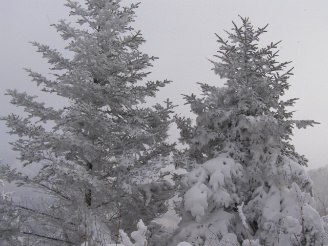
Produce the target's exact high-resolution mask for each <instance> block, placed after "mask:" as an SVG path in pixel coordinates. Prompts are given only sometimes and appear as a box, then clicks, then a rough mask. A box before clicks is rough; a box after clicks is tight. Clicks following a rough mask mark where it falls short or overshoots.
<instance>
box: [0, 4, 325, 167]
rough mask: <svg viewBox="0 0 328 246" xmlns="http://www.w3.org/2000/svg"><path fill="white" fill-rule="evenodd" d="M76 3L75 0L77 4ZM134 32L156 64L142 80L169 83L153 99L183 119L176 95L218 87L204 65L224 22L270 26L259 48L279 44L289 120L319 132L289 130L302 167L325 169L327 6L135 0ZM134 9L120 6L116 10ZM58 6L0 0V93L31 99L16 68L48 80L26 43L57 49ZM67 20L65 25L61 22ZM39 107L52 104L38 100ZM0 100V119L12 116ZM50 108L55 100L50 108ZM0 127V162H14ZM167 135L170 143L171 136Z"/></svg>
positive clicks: (185, 111) (61, 13) (63, 12)
mask: <svg viewBox="0 0 328 246" xmlns="http://www.w3.org/2000/svg"><path fill="white" fill-rule="evenodd" d="M80 1H82V0H80ZM140 1H141V5H140V8H139V9H138V10H137V12H136V14H137V18H136V22H135V23H134V26H135V27H136V29H140V30H141V31H142V34H143V36H144V38H145V39H146V40H147V43H146V44H145V45H144V46H143V47H142V50H143V51H144V52H146V53H148V54H150V55H154V56H157V57H159V58H160V59H159V60H157V61H156V62H155V63H154V67H153V69H152V74H151V75H150V76H149V79H153V80H162V79H169V80H172V81H173V82H172V84H171V85H170V86H168V87H167V88H165V89H163V90H162V91H161V92H160V93H159V95H158V98H157V99H158V100H159V101H163V100H165V99H166V98H170V99H171V100H172V101H174V103H175V104H178V105H181V106H180V107H179V108H178V109H177V111H178V113H180V114H182V115H186V116H188V115H189V108H188V107H184V106H182V105H183V103H184V101H183V100H182V96H181V94H191V93H199V87H198V86H197V85H196V82H204V83H208V84H211V85H218V86H220V85H223V82H222V80H220V78H219V77H218V76H216V75H214V74H213V72H212V71H211V68H212V66H211V63H210V62H208V60H207V58H209V59H213V55H215V54H216V51H217V50H218V49H219V46H218V44H217V43H216V37H215V35H214V33H217V34H219V35H221V36H223V37H226V35H225V32H224V31H223V30H224V29H225V30H230V29H231V28H232V23H231V21H235V22H236V23H238V24H240V20H239V17H238V15H241V16H243V17H249V18H250V20H251V22H252V23H253V25H254V26H255V27H263V26H264V25H266V24H267V23H269V27H268V33H266V34H265V35H263V36H262V40H261V43H262V44H263V45H266V44H267V43H270V42H271V41H273V42H275V41H279V40H282V43H281V44H280V45H279V49H280V57H279V58H278V59H279V61H280V62H283V61H293V63H292V64H291V66H294V67H295V69H294V73H295V75H294V76H292V77H291V79H290V83H291V85H292V86H291V88H290V90H289V92H288V93H287V97H288V98H293V97H297V98H300V100H299V101H298V102H297V104H296V107H295V108H294V110H295V111H296V113H295V119H313V120H316V121H318V122H320V123H321V125H318V126H315V127H314V128H309V129H307V130H301V131H298V130H297V131H295V136H294V140H293V143H294V145H295V146H296V149H297V151H298V152H299V153H300V154H304V155H305V156H306V157H307V158H308V159H309V160H310V162H309V167H310V168H316V167H320V166H325V165H327V164H328V160H327V156H326V152H327V151H328V148H327V146H328V110H327V106H328V97H327V96H326V94H327V92H328V76H327V75H326V74H327V71H328V62H327V58H328V1H326V0H316V1H310V0H306V1H305V0H275V1H272V0H202V1H199V0H140ZM131 2H138V1H132V0H123V1H122V3H123V4H124V3H131ZM64 3H65V0H28V1H25V0H0V30H1V32H2V33H1V36H0V94H1V95H3V94H4V93H5V89H6V88H17V89H19V90H20V91H28V92H30V93H31V94H36V93H37V89H36V87H35V85H34V84H33V83H32V82H30V79H29V78H28V77H27V75H26V73H25V72H24V71H23V69H22V68H24V67H26V68H32V69H34V70H36V71H39V72H44V73H47V68H48V64H47V63H46V61H45V60H43V59H41V55H40V54H37V53H36V52H35V49H34V48H33V47H32V46H31V45H30V44H29V43H28V41H38V42H41V43H44V44H48V45H50V46H52V47H54V48H58V49H59V50H62V49H63V47H64V46H65V43H63V42H62V40H61V38H60V37H59V35H58V34H57V33H56V31H55V30H54V28H53V27H50V24H53V23H57V21H58V20H59V19H62V18H67V16H68V15H67V11H68V9H67V8H66V7H64V6H63V4H64ZM68 19H69V18H68ZM42 99H43V100H54V99H53V98H52V99H49V97H44V96H43V97H42ZM9 100H10V98H9V97H8V96H0V105H1V106H0V115H6V114H8V113H11V112H19V111H18V109H17V108H15V107H13V106H11V105H10V103H9ZM53 103H54V101H53ZM5 132H6V128H5V126H4V123H3V122H0V159H4V162H5V163H10V162H12V161H13V159H14V156H15V153H14V152H12V151H11V150H10V147H9V146H8V141H9V140H10V139H12V138H10V137H9V136H8V135H7V134H5ZM175 135H177V134H176V133H175V132H173V136H172V138H177V137H178V136H175Z"/></svg>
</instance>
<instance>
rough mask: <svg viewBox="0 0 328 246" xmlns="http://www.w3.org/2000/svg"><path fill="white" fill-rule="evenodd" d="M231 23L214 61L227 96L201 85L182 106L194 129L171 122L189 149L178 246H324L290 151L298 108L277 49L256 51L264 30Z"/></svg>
mask: <svg viewBox="0 0 328 246" xmlns="http://www.w3.org/2000/svg"><path fill="white" fill-rule="evenodd" d="M241 20H242V25H241V26H237V25H236V24H235V23H233V28H232V31H231V32H227V34H228V40H225V39H224V38H222V37H220V36H218V35H217V38H218V42H219V44H220V45H221V46H220V50H219V52H218V53H219V54H218V55H216V58H219V59H220V61H219V62H216V61H212V63H213V64H214V69H213V70H214V72H215V73H216V74H218V75H219V76H220V77H221V78H222V79H225V81H226V82H225V86H224V87H216V86H210V85H207V84H200V86H201V89H202V92H203V96H202V97H201V98H198V97H196V96H195V95H191V96H185V99H186V101H187V104H189V105H190V107H191V111H192V112H193V113H194V114H195V115H196V124H195V125H192V121H191V120H190V119H186V118H177V119H176V120H177V124H178V126H179V128H180V130H181V138H180V139H181V141H182V142H184V143H187V144H188V145H189V149H187V150H186V152H185V155H186V156H187V159H189V161H188V162H185V163H184V164H185V166H187V167H188V168H189V169H191V171H190V172H189V173H188V174H187V175H186V177H185V178H184V179H183V180H182V182H181V185H182V187H184V190H185V191H184V194H183V201H182V204H181V210H180V214H181V217H182V220H181V222H180V224H179V229H178V231H177V233H176V236H175V238H174V240H173V241H174V243H173V244H172V245H176V244H177V243H178V242H180V241H184V240H185V241H188V242H190V243H191V244H192V245H194V246H198V245H222V246H223V245H234V246H235V245H244V246H245V245H253V246H255V245H266V246H272V245H284V246H288V245H323V244H324V240H325V238H324V235H325V234H324V227H323V224H322V221H321V219H320V216H319V214H318V213H317V211H315V209H313V206H314V200H313V198H312V197H311V185H312V181H311V180H310V178H309V176H308V174H307V173H306V172H305V170H304V168H303V167H304V166H305V165H306V164H307V160H306V159H305V158H304V157H303V156H301V155H299V154H298V153H297V152H296V151H295V148H294V146H293V145H292V144H291V143H290V141H291V136H292V131H293V128H294V127H295V126H296V127H298V128H305V127H307V126H313V124H315V123H316V122H314V121H312V120H293V112H292V111H289V110H288V107H292V106H294V103H295V101H296V99H290V100H285V99H284V98H283V96H284V94H285V92H286V90H288V89H289V86H290V85H289V83H288V79H289V77H290V76H291V75H292V69H288V68H287V66H288V64H289V62H283V63H280V62H277V61H276V58H277V56H278V54H277V53H278V51H276V49H277V45H278V44H279V42H278V43H271V44H269V45H267V46H265V47H263V48H260V47H259V39H260V37H261V35H262V34H263V33H265V32H266V27H267V26H265V27H264V28H258V29H255V28H254V27H253V26H252V25H251V23H250V22H249V20H248V19H247V18H241Z"/></svg>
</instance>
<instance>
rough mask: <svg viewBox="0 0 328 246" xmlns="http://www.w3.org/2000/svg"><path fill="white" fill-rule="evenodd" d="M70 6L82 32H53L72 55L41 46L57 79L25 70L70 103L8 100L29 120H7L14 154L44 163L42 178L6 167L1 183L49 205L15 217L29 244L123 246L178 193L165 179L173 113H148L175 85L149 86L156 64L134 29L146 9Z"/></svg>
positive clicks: (91, 0)
mask: <svg viewBox="0 0 328 246" xmlns="http://www.w3.org/2000/svg"><path fill="white" fill-rule="evenodd" d="M66 6H67V7H69V8H70V16H71V18H72V19H73V20H75V23H73V24H71V23H69V22H67V21H65V20H61V21H60V22H59V23H58V24H56V25H54V27H55V28H56V29H57V31H58V32H59V33H60V35H61V37H62V38H63V40H65V41H67V42H68V45H67V46H66V48H65V50H66V52H67V53H65V54H62V53H60V52H59V51H57V50H56V49H52V48H50V47H49V46H47V45H43V44H40V43H37V42H33V43H32V44H33V45H34V46H35V47H36V48H37V51H38V52H40V53H41V54H42V55H43V57H44V58H45V59H47V61H48V63H49V64H50V65H51V67H50V69H51V71H52V74H51V76H44V75H42V74H39V73H37V72H34V71H32V70H30V69H26V70H27V72H28V74H29V76H30V77H31V79H32V81H34V82H35V83H36V84H37V85H38V86H40V87H41V90H42V91H43V92H45V93H52V94H56V95H57V96H58V97H60V98H64V99H65V100H66V101H67V103H66V105H65V106H64V107H61V108H60V107H57V108H53V107H49V106H47V105H46V104H45V103H43V102H39V101H38V100H36V97H35V96H30V95H28V94H27V93H24V92H23V93H22V92H18V91H17V90H8V92H7V94H8V95H10V96H11V97H12V101H11V103H12V104H14V105H17V106H20V107H23V108H24V111H25V112H26V117H25V116H19V115H15V114H12V115H9V116H7V117H3V118H2V120H5V121H6V123H7V126H8V127H9V128H10V129H11V130H10V134H14V135H16V136H18V140H17V141H15V142H13V143H12V146H13V149H14V150H16V151H18V152H19V154H20V156H19V160H20V161H21V162H22V163H23V165H24V166H28V165H30V164H31V163H39V166H40V170H39V171H38V172H37V173H36V175H34V176H26V175H24V174H21V173H19V172H17V171H15V170H11V168H10V167H9V166H1V178H3V179H5V180H6V181H8V182H15V183H16V184H17V185H20V186H29V187H33V188H35V189H38V190H41V191H42V192H43V193H45V194H46V195H47V196H48V198H49V199H50V205H49V206H48V205H44V204H38V207H37V208H36V207H33V208H32V207H31V206H28V205H27V206H21V205H18V204H17V206H16V209H17V214H19V213H21V214H22V216H23V214H24V216H23V217H24V218H25V217H27V218H28V219H27V220H24V221H25V222H24V223H22V225H21V226H20V228H21V230H20V233H21V234H20V237H21V238H23V237H24V235H27V234H28V235H29V237H32V238H33V239H32V240H33V241H34V242H37V240H38V239H40V240H41V241H44V242H45V243H46V244H47V245H57V244H58V245H64V244H65V245H66V244H67V245H80V244H81V243H82V242H85V243H87V242H88V243H89V244H88V245H100V243H104V242H110V241H111V240H114V241H115V240H116V239H115V238H116V236H115V234H116V233H117V232H118V229H124V230H125V231H127V232H128V231H130V230H133V229H135V225H136V223H137V222H138V220H139V219H143V221H144V222H145V223H148V222H150V221H152V220H153V219H154V218H155V217H156V216H158V215H160V214H162V213H164V212H165V211H166V206H165V205H164V201H165V196H168V195H169V193H170V186H169V184H168V183H166V182H164V181H163V182H160V181H159V179H158V176H157V173H158V171H159V170H160V168H161V167H162V164H163V163H165V162H166V161H167V159H166V158H167V156H168V155H169V154H170V152H171V151H172V149H173V148H174V145H171V144H168V143H167V142H166V138H167V136H168V135H167V130H168V127H169V125H170V123H171V119H170V113H171V112H172V108H173V106H172V104H171V102H169V101H167V102H166V105H164V106H162V105H160V104H156V105H155V106H153V107H145V106H143V105H142V104H143V103H144V102H145V101H146V99H147V97H154V96H155V93H156V92H157V91H158V90H159V89H160V88H161V87H163V86H165V85H166V84H167V83H169V81H155V82H153V81H147V82H146V81H145V80H146V76H147V74H148V73H149V68H150V67H151V66H152V65H151V64H152V61H153V60H154V59H156V58H155V57H151V56H149V55H147V54H144V53H142V52H141V51H140V50H139V47H140V45H142V44H143V43H144V42H145V40H144V39H143V37H142V36H141V33H140V31H135V30H134V29H133V28H132V27H131V23H132V22H133V21H134V17H135V12H134V11H135V9H136V8H137V7H138V5H136V4H131V5H130V6H127V7H122V6H121V5H120V1H119V0H118V1H116V0H86V1H85V4H84V5H80V4H79V3H78V2H75V1H72V0H68V1H67V3H66ZM65 55H66V56H68V57H70V58H66V57H65ZM153 181H157V182H153ZM162 191H163V192H162ZM109 228H110V229H111V230H110V229H109ZM110 233H111V234H110ZM99 235H101V236H99Z"/></svg>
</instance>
